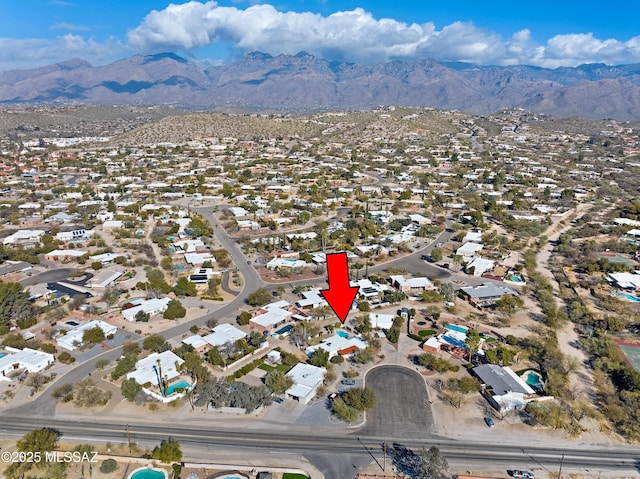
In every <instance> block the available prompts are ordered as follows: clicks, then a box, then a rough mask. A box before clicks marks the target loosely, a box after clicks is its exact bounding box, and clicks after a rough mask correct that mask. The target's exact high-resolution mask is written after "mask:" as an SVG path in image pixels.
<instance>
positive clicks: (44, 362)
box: [0, 346, 55, 381]
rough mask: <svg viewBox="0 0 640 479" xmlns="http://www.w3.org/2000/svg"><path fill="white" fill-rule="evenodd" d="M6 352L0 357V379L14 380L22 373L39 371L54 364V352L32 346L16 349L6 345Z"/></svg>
mask: <svg viewBox="0 0 640 479" xmlns="http://www.w3.org/2000/svg"><path fill="white" fill-rule="evenodd" d="M3 350H4V351H5V352H6V354H5V355H4V356H2V357H0V380H2V381H12V380H13V379H14V378H17V377H19V376H20V375H21V373H37V372H40V371H42V370H44V369H46V368H47V367H48V366H49V365H51V364H53V363H54V361H55V357H54V356H53V354H49V353H45V352H42V351H36V350H35V349H31V348H24V349H16V348H11V347H8V346H5V347H4V348H3Z"/></svg>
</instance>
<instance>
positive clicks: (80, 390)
mask: <svg viewBox="0 0 640 479" xmlns="http://www.w3.org/2000/svg"><path fill="white" fill-rule="evenodd" d="M74 397H75V400H74V402H75V404H77V405H78V406H82V407H94V406H104V405H105V404H107V403H108V402H109V399H111V391H105V390H104V389H101V388H99V387H97V386H96V383H95V382H94V381H93V380H92V379H91V378H84V379H83V380H82V381H80V382H79V383H76V385H75V386H74Z"/></svg>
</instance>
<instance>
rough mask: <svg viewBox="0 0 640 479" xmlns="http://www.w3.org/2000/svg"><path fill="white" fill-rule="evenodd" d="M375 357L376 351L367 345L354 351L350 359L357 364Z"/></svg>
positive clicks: (368, 361) (364, 362)
mask: <svg viewBox="0 0 640 479" xmlns="http://www.w3.org/2000/svg"><path fill="white" fill-rule="evenodd" d="M375 358H376V351H375V350H374V349H373V348H372V347H371V346H368V347H366V348H364V349H361V350H360V351H358V352H357V353H355V354H354V355H353V357H352V361H353V362H354V363H358V364H366V363H370V362H372V361H373V360H374V359H375Z"/></svg>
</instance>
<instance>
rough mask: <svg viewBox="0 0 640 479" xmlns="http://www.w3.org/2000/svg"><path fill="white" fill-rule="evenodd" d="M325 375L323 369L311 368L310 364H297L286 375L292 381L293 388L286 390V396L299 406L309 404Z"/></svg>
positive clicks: (325, 371) (325, 372)
mask: <svg viewBox="0 0 640 479" xmlns="http://www.w3.org/2000/svg"><path fill="white" fill-rule="evenodd" d="M326 374H327V370H326V369H325V368H319V367H316V366H312V365H311V364H305V363H298V364H296V365H295V366H294V367H293V368H292V369H291V370H290V371H289V372H288V373H287V374H286V375H287V377H289V378H291V379H293V386H291V387H290V388H289V389H287V391H286V394H287V396H289V397H291V398H293V399H295V400H297V401H298V402H300V403H301V404H309V402H310V401H311V400H312V399H313V398H314V397H315V396H316V394H317V393H318V388H319V387H320V386H322V383H323V381H324V377H325V376H326Z"/></svg>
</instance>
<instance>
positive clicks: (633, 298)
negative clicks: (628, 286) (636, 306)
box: [614, 292, 640, 303]
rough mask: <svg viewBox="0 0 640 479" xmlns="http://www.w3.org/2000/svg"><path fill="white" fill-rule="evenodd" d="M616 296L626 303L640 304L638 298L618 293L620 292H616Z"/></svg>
mask: <svg viewBox="0 0 640 479" xmlns="http://www.w3.org/2000/svg"><path fill="white" fill-rule="evenodd" d="M614 294H615V295H616V296H618V297H620V298H624V299H626V300H627V301H633V302H634V303H640V298H638V297H637V296H634V295H632V294H629V293H620V292H616V293H614Z"/></svg>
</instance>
